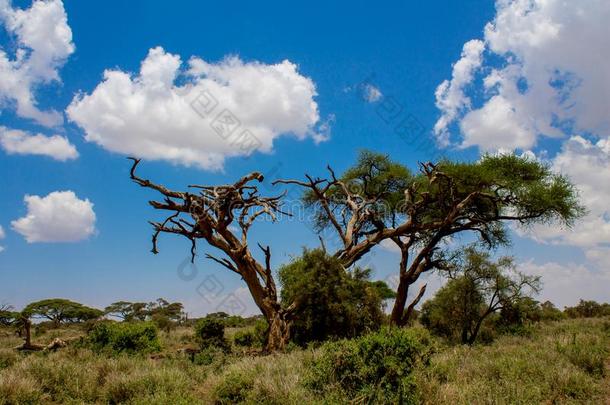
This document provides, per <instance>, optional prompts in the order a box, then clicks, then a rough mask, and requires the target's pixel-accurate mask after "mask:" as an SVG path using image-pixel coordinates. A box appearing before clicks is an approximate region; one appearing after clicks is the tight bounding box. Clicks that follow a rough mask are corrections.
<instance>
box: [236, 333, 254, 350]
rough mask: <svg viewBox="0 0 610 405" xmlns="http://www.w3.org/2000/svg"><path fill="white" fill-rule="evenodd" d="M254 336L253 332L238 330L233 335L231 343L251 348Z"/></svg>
mask: <svg viewBox="0 0 610 405" xmlns="http://www.w3.org/2000/svg"><path fill="white" fill-rule="evenodd" d="M256 340H257V339H256V334H255V332H254V331H253V330H249V329H247V330H240V331H237V332H235V335H233V342H234V343H235V344H236V345H237V346H244V347H252V346H254V342H256Z"/></svg>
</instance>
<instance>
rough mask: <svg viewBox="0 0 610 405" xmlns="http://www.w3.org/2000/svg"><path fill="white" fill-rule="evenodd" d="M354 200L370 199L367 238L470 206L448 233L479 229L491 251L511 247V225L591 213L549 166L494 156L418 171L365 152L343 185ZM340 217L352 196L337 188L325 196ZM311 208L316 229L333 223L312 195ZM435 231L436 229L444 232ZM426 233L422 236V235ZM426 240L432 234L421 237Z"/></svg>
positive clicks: (308, 197) (308, 200) (309, 195)
mask: <svg viewBox="0 0 610 405" xmlns="http://www.w3.org/2000/svg"><path fill="white" fill-rule="evenodd" d="M339 180H341V181H342V182H343V183H344V184H346V185H347V186H348V188H349V190H350V192H351V193H352V194H356V195H358V196H359V198H362V199H364V200H367V201H371V202H370V203H367V212H370V215H368V216H367V220H366V221H365V223H363V224H362V228H361V230H360V231H359V233H360V235H362V236H364V235H366V234H367V233H369V232H371V231H373V232H374V231H376V230H379V229H380V228H384V227H395V226H396V225H397V224H399V223H401V222H402V221H403V220H404V219H405V218H406V217H409V219H411V220H413V222H415V223H417V224H422V225H423V224H433V223H437V224H438V223H440V222H442V221H444V220H445V219H447V218H448V217H449V216H450V213H451V212H453V210H454V209H455V207H456V206H457V205H458V204H460V203H462V202H463V204H462V205H461V207H462V212H461V214H462V215H459V216H454V218H455V219H453V220H452V221H451V224H450V228H451V229H448V228H447V229H445V232H446V233H447V234H448V235H449V234H454V233H457V232H463V231H468V230H471V231H472V230H474V231H476V234H477V236H479V237H480V238H481V239H482V241H484V242H485V243H487V244H488V245H490V246H496V245H501V244H505V243H508V241H509V239H508V235H507V232H506V229H505V225H504V221H510V220H517V221H519V223H520V224H522V225H530V224H534V223H543V224H544V223H550V222H555V221H557V222H560V223H563V224H567V225H571V224H573V223H574V221H575V220H576V219H578V218H580V217H581V216H582V215H584V213H585V209H584V208H583V206H582V205H581V204H580V203H579V200H578V192H577V190H576V188H575V187H574V186H573V185H572V184H571V183H570V182H569V181H568V179H567V178H565V177H564V176H562V175H559V174H555V173H554V172H553V171H552V170H551V169H550V167H549V166H548V165H545V164H543V163H540V162H538V161H536V160H533V159H529V158H526V157H520V156H516V155H507V154H503V155H486V156H483V157H482V158H481V159H480V160H478V161H474V162H452V161H449V160H444V161H441V162H438V163H437V164H436V165H432V166H422V170H421V171H420V172H419V173H415V174H414V173H411V172H410V171H409V169H407V168H406V167H404V166H403V165H401V164H399V163H397V162H394V161H392V160H390V159H389V158H388V157H387V156H385V155H382V154H378V153H375V152H371V151H362V152H361V153H360V155H359V157H358V160H357V161H356V163H355V164H354V166H353V167H352V168H350V169H348V170H347V171H346V172H345V173H344V175H343V176H341V178H340V179H339ZM324 197H325V198H328V199H329V201H328V203H329V208H330V211H331V212H332V213H333V215H334V216H336V217H338V218H342V219H345V218H344V217H343V213H344V212H346V211H347V212H349V207H348V203H347V196H346V192H345V190H344V189H343V188H342V187H341V186H339V185H333V186H331V187H330V188H329V190H328V191H327V192H326V193H325V194H324ZM303 201H304V203H305V204H306V205H307V206H308V207H310V208H313V209H314V213H315V215H316V226H317V228H318V229H323V228H326V227H328V226H329V225H331V223H332V222H331V219H330V216H329V214H328V212H327V211H326V210H325V209H320V208H322V207H323V204H322V199H321V198H320V196H319V195H316V193H315V192H313V191H309V192H307V193H305V195H304V196H303ZM437 228H438V227H437V226H435V228H434V229H435V230H437ZM418 232H420V231H419V230H418ZM418 237H420V238H424V239H425V238H429V237H430V235H425V234H420V235H419V236H418Z"/></svg>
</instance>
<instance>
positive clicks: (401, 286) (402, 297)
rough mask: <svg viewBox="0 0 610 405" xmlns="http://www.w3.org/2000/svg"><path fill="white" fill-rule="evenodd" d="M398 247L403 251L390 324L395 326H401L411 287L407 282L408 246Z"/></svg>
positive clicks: (400, 245) (401, 245)
mask: <svg viewBox="0 0 610 405" xmlns="http://www.w3.org/2000/svg"><path fill="white" fill-rule="evenodd" d="M396 243H398V242H396ZM398 246H399V247H400V250H401V255H400V266H399V270H398V277H399V278H398V288H397V289H396V290H397V291H396V300H395V301H394V307H393V308H392V315H391V316H390V324H391V325H394V326H401V323H402V319H403V314H404V312H405V306H406V305H407V296H408V295H409V285H410V283H408V282H407V263H408V261H409V250H408V246H406V245H404V244H399V245H398Z"/></svg>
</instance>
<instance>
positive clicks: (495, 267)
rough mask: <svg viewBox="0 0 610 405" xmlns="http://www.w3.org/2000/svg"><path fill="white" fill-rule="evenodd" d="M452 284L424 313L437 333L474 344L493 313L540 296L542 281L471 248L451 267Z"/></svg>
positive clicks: (425, 321)
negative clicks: (530, 295)
mask: <svg viewBox="0 0 610 405" xmlns="http://www.w3.org/2000/svg"><path fill="white" fill-rule="evenodd" d="M449 277H450V280H449V282H448V283H447V284H446V285H445V286H444V287H442V288H441V289H440V290H439V291H438V292H437V293H436V294H435V296H434V298H433V299H431V300H429V301H426V302H425V303H424V305H423V306H422V310H421V318H420V319H421V321H422V323H423V324H424V325H425V326H426V327H427V328H429V329H430V330H432V331H433V332H435V333H437V334H440V335H444V336H447V337H449V338H452V339H459V340H460V341H461V342H462V343H465V344H466V343H467V344H473V343H474V342H475V341H476V339H477V336H478V334H479V331H480V329H481V326H482V325H483V322H484V321H485V320H486V319H487V318H488V317H489V316H490V315H491V314H493V313H496V312H498V311H501V310H507V311H510V310H514V309H515V307H516V306H518V305H520V304H522V303H524V302H529V301H528V300H527V297H528V294H529V293H535V292H538V291H539V289H540V280H539V278H538V277H531V276H526V275H524V274H521V273H519V272H516V271H515V268H514V264H513V261H512V258H510V257H503V258H500V259H499V260H498V261H493V260H492V259H491V257H490V255H489V253H487V252H482V251H479V250H476V249H475V248H474V247H468V248H467V249H465V250H464V252H463V253H462V254H460V255H459V256H458V257H457V258H456V259H455V262H454V263H453V264H452V266H451V267H450V271H449ZM512 314H514V313H512Z"/></svg>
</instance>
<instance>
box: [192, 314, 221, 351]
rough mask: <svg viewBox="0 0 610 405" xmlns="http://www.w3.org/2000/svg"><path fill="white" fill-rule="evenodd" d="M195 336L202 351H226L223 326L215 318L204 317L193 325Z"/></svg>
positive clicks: (219, 320)
mask: <svg viewBox="0 0 610 405" xmlns="http://www.w3.org/2000/svg"><path fill="white" fill-rule="evenodd" d="M195 336H196V337H197V340H198V341H199V344H200V345H201V348H202V349H206V348H208V347H218V348H221V349H223V350H228V348H229V344H228V342H227V340H226V339H225V324H224V322H223V321H222V320H221V319H218V318H216V317H210V316H208V317H205V318H202V319H200V320H198V321H197V323H196V324H195Z"/></svg>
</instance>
